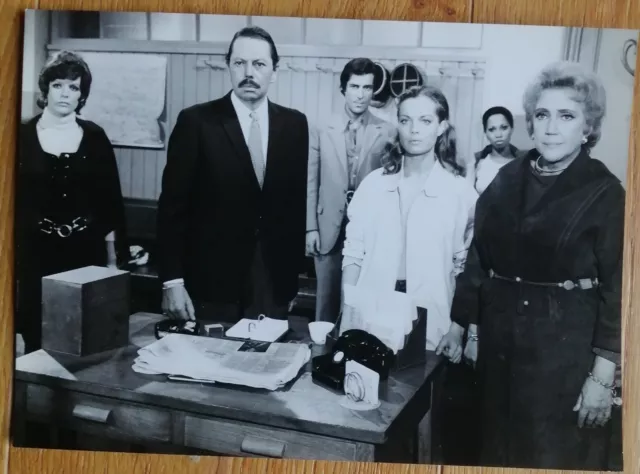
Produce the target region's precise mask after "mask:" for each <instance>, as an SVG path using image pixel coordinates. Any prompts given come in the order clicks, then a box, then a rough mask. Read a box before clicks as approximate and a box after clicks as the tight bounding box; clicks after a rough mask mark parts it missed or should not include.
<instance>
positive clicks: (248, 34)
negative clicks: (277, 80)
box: [224, 26, 280, 69]
mask: <svg viewBox="0 0 640 474" xmlns="http://www.w3.org/2000/svg"><path fill="white" fill-rule="evenodd" d="M238 38H253V39H259V40H262V41H266V42H267V43H269V46H270V47H271V61H272V62H273V68H274V69H275V68H276V66H278V61H280V56H278V50H277V48H276V44H275V43H274V42H273V38H271V35H270V34H269V33H267V31H266V30H264V29H262V28H260V27H259V26H247V27H245V28H242V29H241V30H240V31H238V32H236V34H235V35H233V39H232V40H231V43H230V44H229V50H228V51H227V55H226V56H225V58H224V59H225V61H226V62H227V66H228V65H229V61H230V60H231V52H232V51H233V45H234V43H235V42H236V40H237V39H238Z"/></svg>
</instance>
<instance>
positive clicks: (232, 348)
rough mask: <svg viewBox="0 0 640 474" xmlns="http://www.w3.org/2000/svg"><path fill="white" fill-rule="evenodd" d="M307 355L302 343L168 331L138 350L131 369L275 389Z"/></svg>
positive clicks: (284, 381)
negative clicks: (238, 338)
mask: <svg viewBox="0 0 640 474" xmlns="http://www.w3.org/2000/svg"><path fill="white" fill-rule="evenodd" d="M310 358H311V350H310V349H309V347H308V346H307V345H305V344H293V343H273V342H260V341H235V340H229V339H219V338H213V337H202V336H189V335H185V334H169V335H167V336H165V337H163V338H162V339H159V340H158V341H155V342H153V343H152V344H149V345H148V346H146V347H143V348H142V349H140V350H139V351H138V357H137V358H136V359H135V361H134V363H133V367H132V368H133V370H134V371H136V372H138V373H143V374H163V375H169V376H179V377H186V378H189V379H194V381H203V382H220V383H229V384H235V385H244V386H247V387H253V388H264V389H268V390H277V389H278V388H280V387H282V386H283V385H285V384H286V383H287V382H290V381H291V380H293V379H294V378H295V377H296V376H297V375H298V373H299V372H300V369H302V367H303V366H304V365H305V364H306V363H307V362H308V361H309V359H310Z"/></svg>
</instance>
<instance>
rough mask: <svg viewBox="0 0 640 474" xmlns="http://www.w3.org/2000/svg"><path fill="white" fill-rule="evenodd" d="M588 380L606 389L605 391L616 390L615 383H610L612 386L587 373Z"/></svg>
mask: <svg viewBox="0 0 640 474" xmlns="http://www.w3.org/2000/svg"><path fill="white" fill-rule="evenodd" d="M589 378H590V379H591V380H593V381H594V382H595V383H597V384H598V385H600V386H602V387H604V388H606V389H607V390H611V391H613V389H614V388H616V384H615V383H612V384H608V383H605V382H604V381H603V380H600V379H599V378H598V377H596V376H595V375H593V374H592V373H591V372H589Z"/></svg>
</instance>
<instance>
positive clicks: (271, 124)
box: [157, 26, 309, 322]
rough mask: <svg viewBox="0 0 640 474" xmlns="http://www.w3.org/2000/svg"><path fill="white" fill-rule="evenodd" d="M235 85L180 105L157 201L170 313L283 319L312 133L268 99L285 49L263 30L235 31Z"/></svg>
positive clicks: (297, 255)
mask: <svg viewBox="0 0 640 474" xmlns="http://www.w3.org/2000/svg"><path fill="white" fill-rule="evenodd" d="M225 60H226V63H227V66H228V70H229V76H230V79H231V84H232V87H233V90H232V91H230V92H229V93H227V94H226V95H225V96H224V97H222V98H220V99H217V100H213V101H211V102H206V103H202V104H197V105H195V106H192V107H189V108H186V109H184V110H182V111H181V112H180V114H179V116H178V119H177V121H176V124H175V127H174V129H173V132H172V134H171V137H170V139H169V145H168V152H167V164H166V167H165V169H164V174H163V177H162V192H161V195H160V199H159V203H158V206H159V208H158V250H157V252H158V260H159V273H160V278H161V280H162V282H163V297H162V308H163V311H164V312H165V314H167V315H168V316H170V317H172V318H181V319H204V320H215V321H227V322H237V321H238V320H239V319H240V318H242V317H249V318H255V317H257V316H258V315H259V314H265V315H267V316H269V317H276V318H284V317H286V315H287V312H288V308H289V305H290V302H291V301H292V300H293V299H294V298H295V296H296V294H297V292H298V275H299V273H300V271H301V269H302V266H303V263H304V246H305V240H304V239H305V198H306V178H307V159H308V150H309V148H308V147H309V145H308V144H309V131H308V125H307V119H306V117H305V115H304V114H302V113H301V112H299V111H297V110H293V109H289V108H286V107H283V106H281V105H277V104H274V103H273V102H271V101H269V100H268V99H267V92H268V90H269V86H270V85H271V84H272V83H273V82H274V81H275V80H276V75H277V67H278V60H279V57H278V52H277V49H276V46H275V44H274V42H273V39H272V38H271V36H270V35H269V33H267V32H266V31H265V30H263V29H261V28H259V27H256V26H252V27H247V28H243V29H242V30H240V31H238V32H237V33H236V34H235V36H234V37H233V39H232V40H231V44H230V45H229V50H228V53H227V55H226V58H225Z"/></svg>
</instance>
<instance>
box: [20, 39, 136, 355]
mask: <svg viewBox="0 0 640 474" xmlns="http://www.w3.org/2000/svg"><path fill="white" fill-rule="evenodd" d="M38 85H39V88H40V92H41V93H42V96H41V98H40V99H39V101H38V105H39V106H40V107H41V108H42V109H43V112H42V113H41V114H38V115H37V116H35V117H34V118H33V119H31V120H29V121H28V122H26V123H24V124H23V125H22V128H21V131H20V151H19V161H18V176H17V191H16V278H17V281H16V293H17V294H16V330H17V332H18V333H20V334H22V337H23V339H24V343H25V353H28V352H32V351H34V350H37V349H39V348H40V347H41V321H42V304H41V288H42V283H41V280H42V277H44V276H47V275H51V274H55V273H60V272H64V271H68V270H72V269H76V268H81V267H84V266H88V265H98V266H114V267H115V266H117V265H118V264H119V263H121V262H124V261H125V260H126V259H127V257H128V255H127V253H128V252H127V246H126V239H125V219H124V202H123V199H122V193H121V189H120V178H119V175H118V168H117V163H116V159H115V155H114V152H113V147H112V146H111V143H110V142H109V139H108V138H107V135H106V134H105V132H104V130H103V129H102V128H100V127H99V126H98V125H96V124H95V123H93V122H90V121H86V120H82V119H80V118H78V117H77V116H76V114H77V113H78V112H79V111H80V110H81V109H82V107H83V106H84V104H85V103H86V101H87V97H88V96H89V91H90V89H91V72H90V70H89V67H88V66H87V64H86V62H85V61H84V60H83V59H82V58H81V57H79V56H78V55H76V54H74V53H70V52H66V51H63V52H60V53H59V54H57V55H56V56H55V57H54V58H52V60H51V61H50V62H49V63H48V64H46V65H45V67H44V68H43V70H42V71H41V73H40V78H39V81H38Z"/></svg>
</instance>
